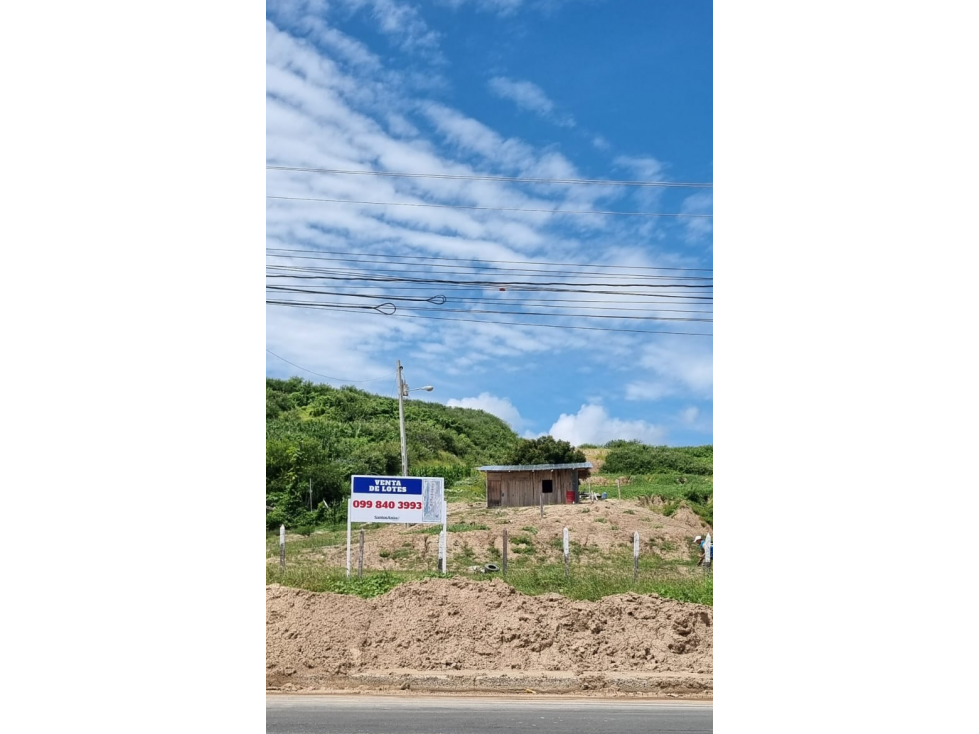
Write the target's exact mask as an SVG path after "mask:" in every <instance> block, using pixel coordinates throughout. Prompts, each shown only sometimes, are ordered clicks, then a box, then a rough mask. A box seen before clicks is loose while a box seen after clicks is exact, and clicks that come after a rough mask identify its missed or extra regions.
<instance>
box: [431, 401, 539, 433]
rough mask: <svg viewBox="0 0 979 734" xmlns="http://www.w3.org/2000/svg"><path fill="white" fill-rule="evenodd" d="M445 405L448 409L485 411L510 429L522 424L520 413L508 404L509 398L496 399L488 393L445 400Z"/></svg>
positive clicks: (511, 404)
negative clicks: (504, 422) (503, 422)
mask: <svg viewBox="0 0 979 734" xmlns="http://www.w3.org/2000/svg"><path fill="white" fill-rule="evenodd" d="M445 404H446V405H447V406H448V407H450V408H474V409H476V410H485V411H486V412H487V413H491V414H492V415H495V416H496V417H497V418H500V419H502V420H504V421H506V422H507V423H508V424H510V427H511V428H513V429H517V428H519V427H520V425H521V424H522V423H523V418H521V417H520V411H518V410H517V409H516V407H514V405H513V403H511V402H510V398H498V397H496V396H495V395H490V394H489V393H488V392H484V393H480V394H479V395H478V396H477V397H474V398H462V399H459V400H457V399H455V398H452V399H451V400H447V401H446V402H445Z"/></svg>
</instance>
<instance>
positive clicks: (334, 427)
mask: <svg viewBox="0 0 979 734" xmlns="http://www.w3.org/2000/svg"><path fill="white" fill-rule="evenodd" d="M405 433H406V438H407V443H408V466H409V473H410V474H411V475H412V476H429V477H432V476H434V477H443V478H444V479H445V483H446V487H447V488H448V487H451V486H453V485H454V484H457V483H458V484H460V485H461V486H463V487H470V488H472V490H473V491H472V492H471V494H472V495H476V494H478V495H479V496H485V495H483V494H482V487H481V486H480V481H481V479H480V478H481V475H480V474H479V472H474V469H475V467H477V466H480V465H483V464H494V463H503V461H504V459H505V457H506V456H507V455H508V454H509V453H510V452H511V451H513V450H515V449H516V447H517V446H518V445H519V443H520V441H521V439H520V438H518V436H517V435H516V434H515V433H514V432H513V430H512V429H511V428H510V427H509V426H508V425H507V424H506V423H505V422H504V421H502V420H500V419H499V418H497V417H496V416H494V415H490V414H489V413H486V412H484V411H481V410H473V409H470V408H449V407H446V406H444V405H439V404H438V403H429V402H423V401H418V400H409V401H406V402H405ZM400 473H401V442H400V435H399V428H398V401H397V399H396V398H388V397H381V396H379V395H372V394H371V393H367V392H364V391H362V390H357V389H356V388H353V387H342V388H333V387H330V386H328V385H315V384H313V383H311V382H308V381H306V380H301V379H299V378H297V377H294V378H292V379H289V380H274V379H271V378H268V379H266V381H265V503H266V507H267V513H266V528H267V529H273V528H277V527H278V526H279V525H280V524H285V525H286V526H287V527H290V528H297V527H304V528H306V529H312V528H313V527H316V526H318V525H320V524H322V523H324V522H333V523H337V522H342V521H345V520H346V500H345V498H346V497H347V496H348V495H349V493H350V477H351V475H353V474H381V475H397V474H400ZM310 489H312V493H310ZM447 495H448V496H449V497H450V498H451V497H452V492H451V491H448V492H447ZM311 507H312V509H310V508H311Z"/></svg>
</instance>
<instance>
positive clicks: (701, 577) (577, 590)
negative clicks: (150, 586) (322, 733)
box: [265, 563, 714, 606]
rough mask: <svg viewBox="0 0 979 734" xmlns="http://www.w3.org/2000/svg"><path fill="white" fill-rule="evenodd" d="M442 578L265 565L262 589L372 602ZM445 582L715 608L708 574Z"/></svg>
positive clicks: (557, 574) (556, 566) (553, 573)
mask: <svg viewBox="0 0 979 734" xmlns="http://www.w3.org/2000/svg"><path fill="white" fill-rule="evenodd" d="M440 576H442V574H439V573H433V572H414V571H364V577H363V578H362V579H358V578H357V576H356V574H352V575H351V577H350V578H347V577H346V570H344V569H336V568H333V569H329V568H323V567H321V566H314V565H309V566H292V567H290V566H287V567H286V570H285V572H283V571H281V570H280V569H279V567H278V566H268V567H267V568H266V571H265V583H266V584H281V585H283V586H291V587H294V588H298V589H306V590H307V591H317V592H322V591H330V592H333V593H334V594H351V595H354V596H360V597H364V598H370V597H374V596H378V595H380V594H385V593H387V592H388V591H390V590H391V589H393V588H394V587H395V586H397V585H398V584H402V583H405V582H406V581H415V580H418V579H423V578H435V577H440ZM448 576H449V577H463V578H470V579H472V580H475V581H489V580H491V579H494V578H503V579H504V580H505V581H506V582H507V583H508V584H510V585H511V586H513V587H514V588H515V589H517V591H520V592H521V593H523V594H528V595H531V596H537V595H540V594H549V593H558V594H561V595H562V596H565V597H567V598H569V599H575V600H582V601H584V600H587V601H597V600H599V599H601V598H603V597H606V596H610V595H612V594H625V593H627V592H634V593H636V594H659V595H660V596H662V597H666V598H668V599H677V600H679V601H685V602H695V603H697V604H706V605H708V606H713V605H714V580H713V577H712V576H711V574H708V573H704V574H694V575H692V576H679V575H668V574H660V575H659V576H652V577H650V576H649V575H648V574H646V575H644V572H643V570H642V569H640V576H639V580H638V581H636V582H635V583H634V582H633V580H632V572H631V571H628V572H626V571H620V572H615V573H612V572H609V571H608V570H598V571H595V570H587V571H586V570H584V569H581V568H575V569H573V570H572V571H571V573H570V574H569V578H567V579H565V577H564V565H563V564H562V563H550V564H534V565H532V566H528V567H525V568H514V569H511V570H509V571H508V573H507V575H506V576H505V577H503V576H502V574H477V575H474V576H472V575H468V574H448Z"/></svg>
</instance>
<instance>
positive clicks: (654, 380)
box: [626, 338, 714, 400]
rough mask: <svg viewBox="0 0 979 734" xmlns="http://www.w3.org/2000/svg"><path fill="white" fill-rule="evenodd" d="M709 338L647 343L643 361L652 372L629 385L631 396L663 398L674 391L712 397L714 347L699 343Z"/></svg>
mask: <svg viewBox="0 0 979 734" xmlns="http://www.w3.org/2000/svg"><path fill="white" fill-rule="evenodd" d="M702 341H706V340H694V339H692V338H687V339H686V341H684V340H681V339H676V338H674V339H672V340H670V341H662V342H658V343H655V344H647V345H646V346H645V347H644V348H643V351H642V355H641V357H640V359H639V364H641V365H642V366H643V367H646V368H648V370H649V371H650V372H651V373H652V375H651V377H650V378H648V379H643V380H637V381H634V382H631V383H629V384H628V385H626V397H627V398H629V399H630V400H659V399H661V398H664V397H667V396H670V395H683V396H687V397H692V398H697V399H701V400H711V399H712V398H713V390H714V355H713V348H712V346H711V344H710V342H708V343H707V344H703V343H698V342H702Z"/></svg>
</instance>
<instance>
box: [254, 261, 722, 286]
mask: <svg viewBox="0 0 979 734" xmlns="http://www.w3.org/2000/svg"><path fill="white" fill-rule="evenodd" d="M267 267H268V268H270V269H272V270H286V271H288V270H292V268H290V267H288V266H284V265H270V266H267ZM296 270H297V271H298V272H299V273H309V272H310V270H306V269H302V268H297V269H296ZM312 272H315V273H317V274H316V275H305V274H304V275H289V274H284V275H274V274H269V273H266V274H265V277H266V278H296V279H299V280H364V281H368V282H372V283H431V284H437V285H454V286H471V287H477V288H478V287H492V288H496V287H501V286H504V287H516V288H519V287H520V286H557V285H573V286H576V287H579V288H584V287H594V288H598V287H606V288H702V289H705V290H706V289H711V288H713V287H714V286H713V285H706V284H705V285H696V284H693V283H570V282H568V281H563V280H562V281H550V280H542V281H526V280H444V279H440V278H399V277H397V276H393V275H387V274H386V273H389V272H391V271H383V270H382V271H377V273H376V274H372V273H370V272H353V271H331V270H324V271H319V270H313V271H312Z"/></svg>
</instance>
